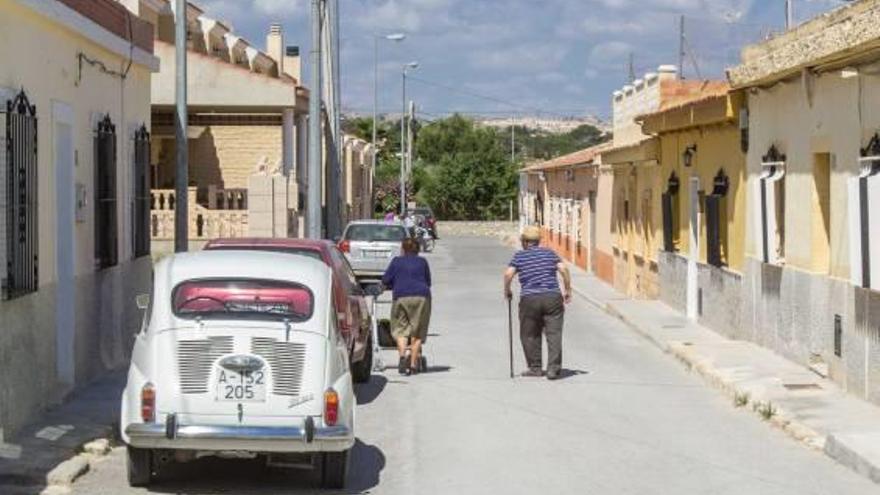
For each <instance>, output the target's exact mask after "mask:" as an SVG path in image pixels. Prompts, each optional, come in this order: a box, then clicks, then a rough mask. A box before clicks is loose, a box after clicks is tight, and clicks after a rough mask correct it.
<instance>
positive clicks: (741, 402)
mask: <svg viewBox="0 0 880 495" xmlns="http://www.w3.org/2000/svg"><path fill="white" fill-rule="evenodd" d="M749 400H751V396H750V395H749V393H748V392H736V393H735V394H734V395H733V405H734V406H736V407H745V406H747V405H749Z"/></svg>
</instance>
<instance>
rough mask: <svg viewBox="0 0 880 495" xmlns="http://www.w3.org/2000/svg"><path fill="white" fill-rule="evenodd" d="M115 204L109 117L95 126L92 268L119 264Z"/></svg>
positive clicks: (113, 150) (112, 134) (113, 144)
mask: <svg viewBox="0 0 880 495" xmlns="http://www.w3.org/2000/svg"><path fill="white" fill-rule="evenodd" d="M117 207H118V204H117V200H116V126H115V125H114V124H113V122H112V121H111V120H110V115H106V116H104V118H103V119H101V121H99V122H98V128H97V129H96V132H95V267H96V268H97V269H99V270H100V269H104V268H109V267H111V266H115V265H116V264H117V263H118V261H119V252H118V244H119V243H118V242H117V241H118V226H117V222H116V214H117Z"/></svg>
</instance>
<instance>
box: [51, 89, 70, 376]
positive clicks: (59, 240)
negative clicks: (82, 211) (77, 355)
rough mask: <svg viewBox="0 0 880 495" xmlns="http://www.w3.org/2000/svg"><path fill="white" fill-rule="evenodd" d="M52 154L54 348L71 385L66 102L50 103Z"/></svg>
mask: <svg viewBox="0 0 880 495" xmlns="http://www.w3.org/2000/svg"><path fill="white" fill-rule="evenodd" d="M52 120H53V127H52V135H53V156H54V167H55V278H56V281H57V283H56V289H55V297H56V303H55V345H56V347H55V352H56V365H57V366H56V370H57V378H58V381H59V383H60V384H61V385H62V386H63V387H72V386H73V384H74V382H75V377H76V375H75V372H76V370H75V361H74V350H75V349H74V337H75V334H76V309H75V308H76V306H75V304H74V293H75V287H74V285H75V273H74V270H75V269H74V260H75V259H76V251H75V250H76V243H75V239H74V222H75V208H76V205H75V199H74V194H75V184H74V177H75V172H74V167H75V160H74V150H73V111H72V110H71V108H70V107H69V106H68V105H65V104H63V103H58V102H54V103H53V104H52Z"/></svg>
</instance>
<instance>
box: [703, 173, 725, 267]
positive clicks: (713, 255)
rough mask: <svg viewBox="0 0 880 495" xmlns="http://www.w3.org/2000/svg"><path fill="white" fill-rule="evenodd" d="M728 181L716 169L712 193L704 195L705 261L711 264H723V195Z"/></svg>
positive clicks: (723, 174)
mask: <svg viewBox="0 0 880 495" xmlns="http://www.w3.org/2000/svg"><path fill="white" fill-rule="evenodd" d="M729 184H730V181H729V179H728V178H727V175H726V174H725V173H724V170H723V169H721V170H719V171H718V174H717V175H715V179H714V181H713V189H712V194H709V195H708V196H706V243H707V246H706V247H707V249H706V261H707V262H708V263H709V264H710V265H712V266H719V267H720V266H723V265H724V264H725V263H724V256H723V254H722V249H723V248H724V247H725V244H726V237H727V236H726V235H724V234H725V232H724V230H725V228H724V227H725V225H724V223H725V217H726V215H725V212H724V197H725V196H726V195H727V189H728V187H729Z"/></svg>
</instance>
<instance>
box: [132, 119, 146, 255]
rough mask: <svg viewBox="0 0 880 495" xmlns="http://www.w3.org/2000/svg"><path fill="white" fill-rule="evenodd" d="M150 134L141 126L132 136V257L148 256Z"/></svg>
mask: <svg viewBox="0 0 880 495" xmlns="http://www.w3.org/2000/svg"><path fill="white" fill-rule="evenodd" d="M150 201H151V196H150V132H149V131H148V130H147V126H146V125H142V126H141V127H140V128H139V129H138V130H137V131H136V132H135V135H134V208H132V210H133V213H134V222H132V232H133V237H134V239H133V242H134V256H135V257H136V258H138V257H141V256H147V255H149V254H150Z"/></svg>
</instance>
